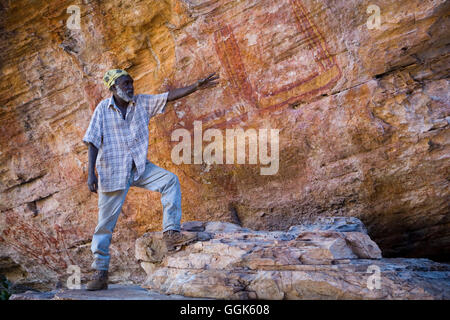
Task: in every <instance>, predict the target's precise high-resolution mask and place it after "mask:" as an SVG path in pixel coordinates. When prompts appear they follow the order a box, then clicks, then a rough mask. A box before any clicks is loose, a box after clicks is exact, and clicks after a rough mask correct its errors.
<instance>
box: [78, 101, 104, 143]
mask: <svg viewBox="0 0 450 320" xmlns="http://www.w3.org/2000/svg"><path fill="white" fill-rule="evenodd" d="M101 109H102V108H101V105H98V106H97V107H96V108H95V110H94V114H93V115H92V118H91V123H89V127H88V128H87V130H86V134H85V135H84V138H83V142H84V143H85V144H86V145H87V146H89V142H90V143H92V144H93V145H94V146H95V147H96V148H97V149H100V146H101V144H102V141H103V126H102V116H101Z"/></svg>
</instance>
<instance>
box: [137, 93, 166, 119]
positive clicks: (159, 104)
mask: <svg viewBox="0 0 450 320" xmlns="http://www.w3.org/2000/svg"><path fill="white" fill-rule="evenodd" d="M168 95H169V91H166V92H164V93H161V94H144V95H143V99H144V104H145V106H146V107H147V110H148V114H149V119H150V118H152V117H154V116H156V115H158V114H160V113H164V111H165V109H166V105H167V96H168Z"/></svg>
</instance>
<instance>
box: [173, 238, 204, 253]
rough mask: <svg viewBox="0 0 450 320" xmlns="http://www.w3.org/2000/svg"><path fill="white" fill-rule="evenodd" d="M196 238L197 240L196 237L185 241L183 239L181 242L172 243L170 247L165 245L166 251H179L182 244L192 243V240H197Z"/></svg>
mask: <svg viewBox="0 0 450 320" xmlns="http://www.w3.org/2000/svg"><path fill="white" fill-rule="evenodd" d="M197 240H198V238H197V237H195V238H194V239H190V240H186V241H184V242H182V243H177V244H174V245H172V246H171V247H170V248H169V247H167V251H169V252H176V251H180V250H181V247H183V246H185V245H187V244H190V243H192V242H195V241H197Z"/></svg>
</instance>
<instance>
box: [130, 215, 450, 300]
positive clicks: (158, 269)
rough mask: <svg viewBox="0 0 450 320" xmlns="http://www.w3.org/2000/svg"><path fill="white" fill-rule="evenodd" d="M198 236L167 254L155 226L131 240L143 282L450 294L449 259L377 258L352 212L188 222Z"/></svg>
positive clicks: (247, 295)
mask: <svg viewBox="0 0 450 320" xmlns="http://www.w3.org/2000/svg"><path fill="white" fill-rule="evenodd" d="M183 230H184V231H183V232H197V233H198V241H196V242H194V243H192V244H189V245H187V246H185V247H182V248H179V251H177V252H174V253H168V252H167V250H166V249H165V245H164V242H163V241H162V235H161V233H160V232H150V233H146V234H144V235H143V236H142V237H141V238H139V239H138V240H137V241H136V258H137V259H138V261H139V262H140V264H141V266H142V268H143V269H144V270H145V272H146V273H147V279H146V281H145V283H144V284H143V286H144V287H146V288H148V289H151V290H156V291H159V292H160V293H162V294H177V295H183V296H188V297H197V298H205V297H207V298H216V299H449V298H450V265H448V264H442V263H437V262H433V261H431V260H428V259H405V258H382V255H381V251H380V249H379V247H378V246H377V244H376V243H375V242H373V241H372V240H371V239H370V237H369V236H368V235H367V233H366V232H365V228H364V226H363V224H362V223H361V222H360V221H359V220H358V219H355V218H345V217H338V218H326V219H319V220H317V221H316V222H315V223H312V224H308V225H298V226H294V227H292V228H290V229H289V231H287V232H281V231H254V230H251V229H248V228H243V227H240V226H238V225H236V224H231V223H227V222H200V221H197V222H187V223H185V224H183Z"/></svg>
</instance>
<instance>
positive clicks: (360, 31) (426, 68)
mask: <svg viewBox="0 0 450 320" xmlns="http://www.w3.org/2000/svg"><path fill="white" fill-rule="evenodd" d="M371 4H373V3H372V1H362V0H361V1H360V0H358V1H345V0H329V1H318V0H280V1H270V0H258V1H256V0H246V1H222V0H209V1H206V0H166V1H156V0H154V1H150V0H142V1H123V0H107V1H93V0H78V1H77V0H75V1H72V0H71V1H68V0H67V1H65V0H60V1H36V0H35V1H33V0H15V1H7V0H5V1H1V2H0V9H1V20H0V21H1V22H0V23H1V39H2V41H1V42H0V46H1V50H0V74H1V78H2V81H1V84H0V121H1V126H0V212H1V214H0V262H1V263H0V265H6V266H8V267H7V268H6V267H5V268H4V269H5V270H6V269H8V270H9V271H8V273H9V274H11V275H14V277H16V278H20V277H22V276H23V275H28V278H29V279H31V280H29V281H34V280H33V279H36V281H37V282H39V283H40V282H41V281H47V280H48V281H55V280H56V279H57V277H58V275H60V274H61V273H64V272H65V270H66V267H67V266H68V265H71V264H77V265H79V266H80V267H81V268H82V270H83V272H87V270H88V269H89V265H90V262H91V261H90V259H91V257H90V251H89V245H90V239H91V236H92V232H93V230H94V228H95V225H96V214H97V208H96V205H97V195H95V194H90V192H89V190H88V188H87V187H86V179H87V149H86V147H85V146H84V144H83V143H82V142H81V139H82V137H83V135H84V132H85V130H86V128H87V126H88V123H89V119H90V116H91V114H92V111H93V109H94V108H95V106H96V104H97V103H98V102H99V101H100V100H101V99H103V98H105V97H107V96H108V92H107V90H106V89H105V88H104V87H103V84H102V82H101V77H102V75H103V73H104V72H105V71H106V70H107V69H109V68H111V67H120V68H125V69H127V70H128V71H129V72H130V73H131V74H132V76H133V77H134V79H135V87H136V90H135V91H136V92H142V93H159V92H164V91H166V90H170V89H171V88H176V87H180V86H184V85H188V84H191V83H192V82H193V81H195V80H197V79H198V78H200V77H203V76H205V75H207V74H209V73H211V72H213V71H218V72H219V73H220V76H221V78H220V85H219V86H217V87H216V88H214V89H210V90H208V91H201V92H197V93H194V94H192V95H190V96H189V97H186V98H183V99H181V100H178V101H176V102H172V103H170V106H169V108H168V112H167V113H166V114H163V115H160V116H158V117H156V118H154V119H152V120H151V123H150V129H151V130H150V147H149V159H150V160H151V161H153V162H154V163H156V164H157V165H159V166H162V167H164V168H166V169H168V170H171V171H172V172H174V173H176V174H177V175H178V176H179V178H180V181H181V185H182V191H183V203H182V206H183V214H184V217H183V219H184V221H189V220H222V221H230V222H235V221H240V222H241V223H242V224H243V226H244V227H248V226H251V227H252V228H254V229H266V230H277V229H279V230H287V229H288V228H289V227H290V226H292V225H297V224H299V223H301V222H304V221H308V220H310V219H311V218H314V217H321V216H333V215H341V216H352V217H358V218H360V219H361V220H362V221H363V222H364V223H365V225H366V226H367V230H368V233H369V235H370V236H371V237H372V239H374V240H375V241H376V242H377V243H378V244H379V246H380V248H381V250H382V252H383V255H384V256H405V257H431V258H433V259H440V260H448V257H449V253H450V251H449V248H450V246H449V240H448V239H449V230H450V228H449V214H448V213H449V187H448V181H449V176H448V169H449V165H448V164H449V160H448V159H449V147H448V143H449V116H450V108H449V101H450V99H449V82H448V74H449V73H448V71H449V65H450V64H449V59H448V57H449V55H448V40H449V37H448V30H449V29H450V28H449V19H448V12H449V8H448V2H446V1H444V0H437V1H421V0H413V1H411V0H399V1H387V0H380V1H377V2H376V5H377V6H378V7H379V8H380V19H381V20H380V25H379V28H375V29H368V24H367V21H368V20H369V19H371V18H370V16H371V14H369V13H367V8H368V7H369V5H371ZM70 5H77V6H78V7H79V8H80V26H81V29H80V30H75V29H70V28H68V27H67V21H68V20H69V19H70V17H71V14H70V13H68V12H67V8H68V7H69V6H70ZM371 22H373V21H371ZM196 120H197V121H202V125H203V129H207V128H216V129H219V130H222V131H223V130H225V129H226V128H236V127H242V128H244V129H248V128H254V129H259V128H278V129H279V130H280V132H279V138H280V141H279V155H280V156H279V170H278V172H277V174H275V175H269V176H263V175H260V167H261V166H260V165H250V164H239V165H237V164H234V165H214V164H213V165H211V166H207V165H205V164H195V165H194V164H189V165H188V164H182V165H175V164H174V163H173V162H172V161H171V158H170V155H171V150H172V148H173V147H174V145H175V142H171V141H170V135H171V133H172V132H173V130H175V129H177V128H187V129H189V130H191V131H192V128H193V124H194V121H196ZM161 212H162V208H161V205H160V203H159V195H158V194H153V193H150V192H147V191H143V190H136V189H133V190H131V191H130V193H129V195H128V198H127V200H126V202H125V204H124V207H123V212H122V215H121V218H120V220H119V223H118V225H117V229H116V231H115V234H114V236H113V244H112V247H111V253H112V264H113V265H112V268H113V271H114V272H115V274H116V275H117V277H118V278H119V279H125V278H126V279H142V277H143V276H144V274H143V273H142V272H141V271H140V270H139V267H138V266H137V265H136V262H135V260H134V241H135V239H136V238H138V237H139V236H140V235H142V234H143V233H144V232H147V231H157V230H160V228H161V221H162V217H161ZM11 260H12V261H13V262H11Z"/></svg>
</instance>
